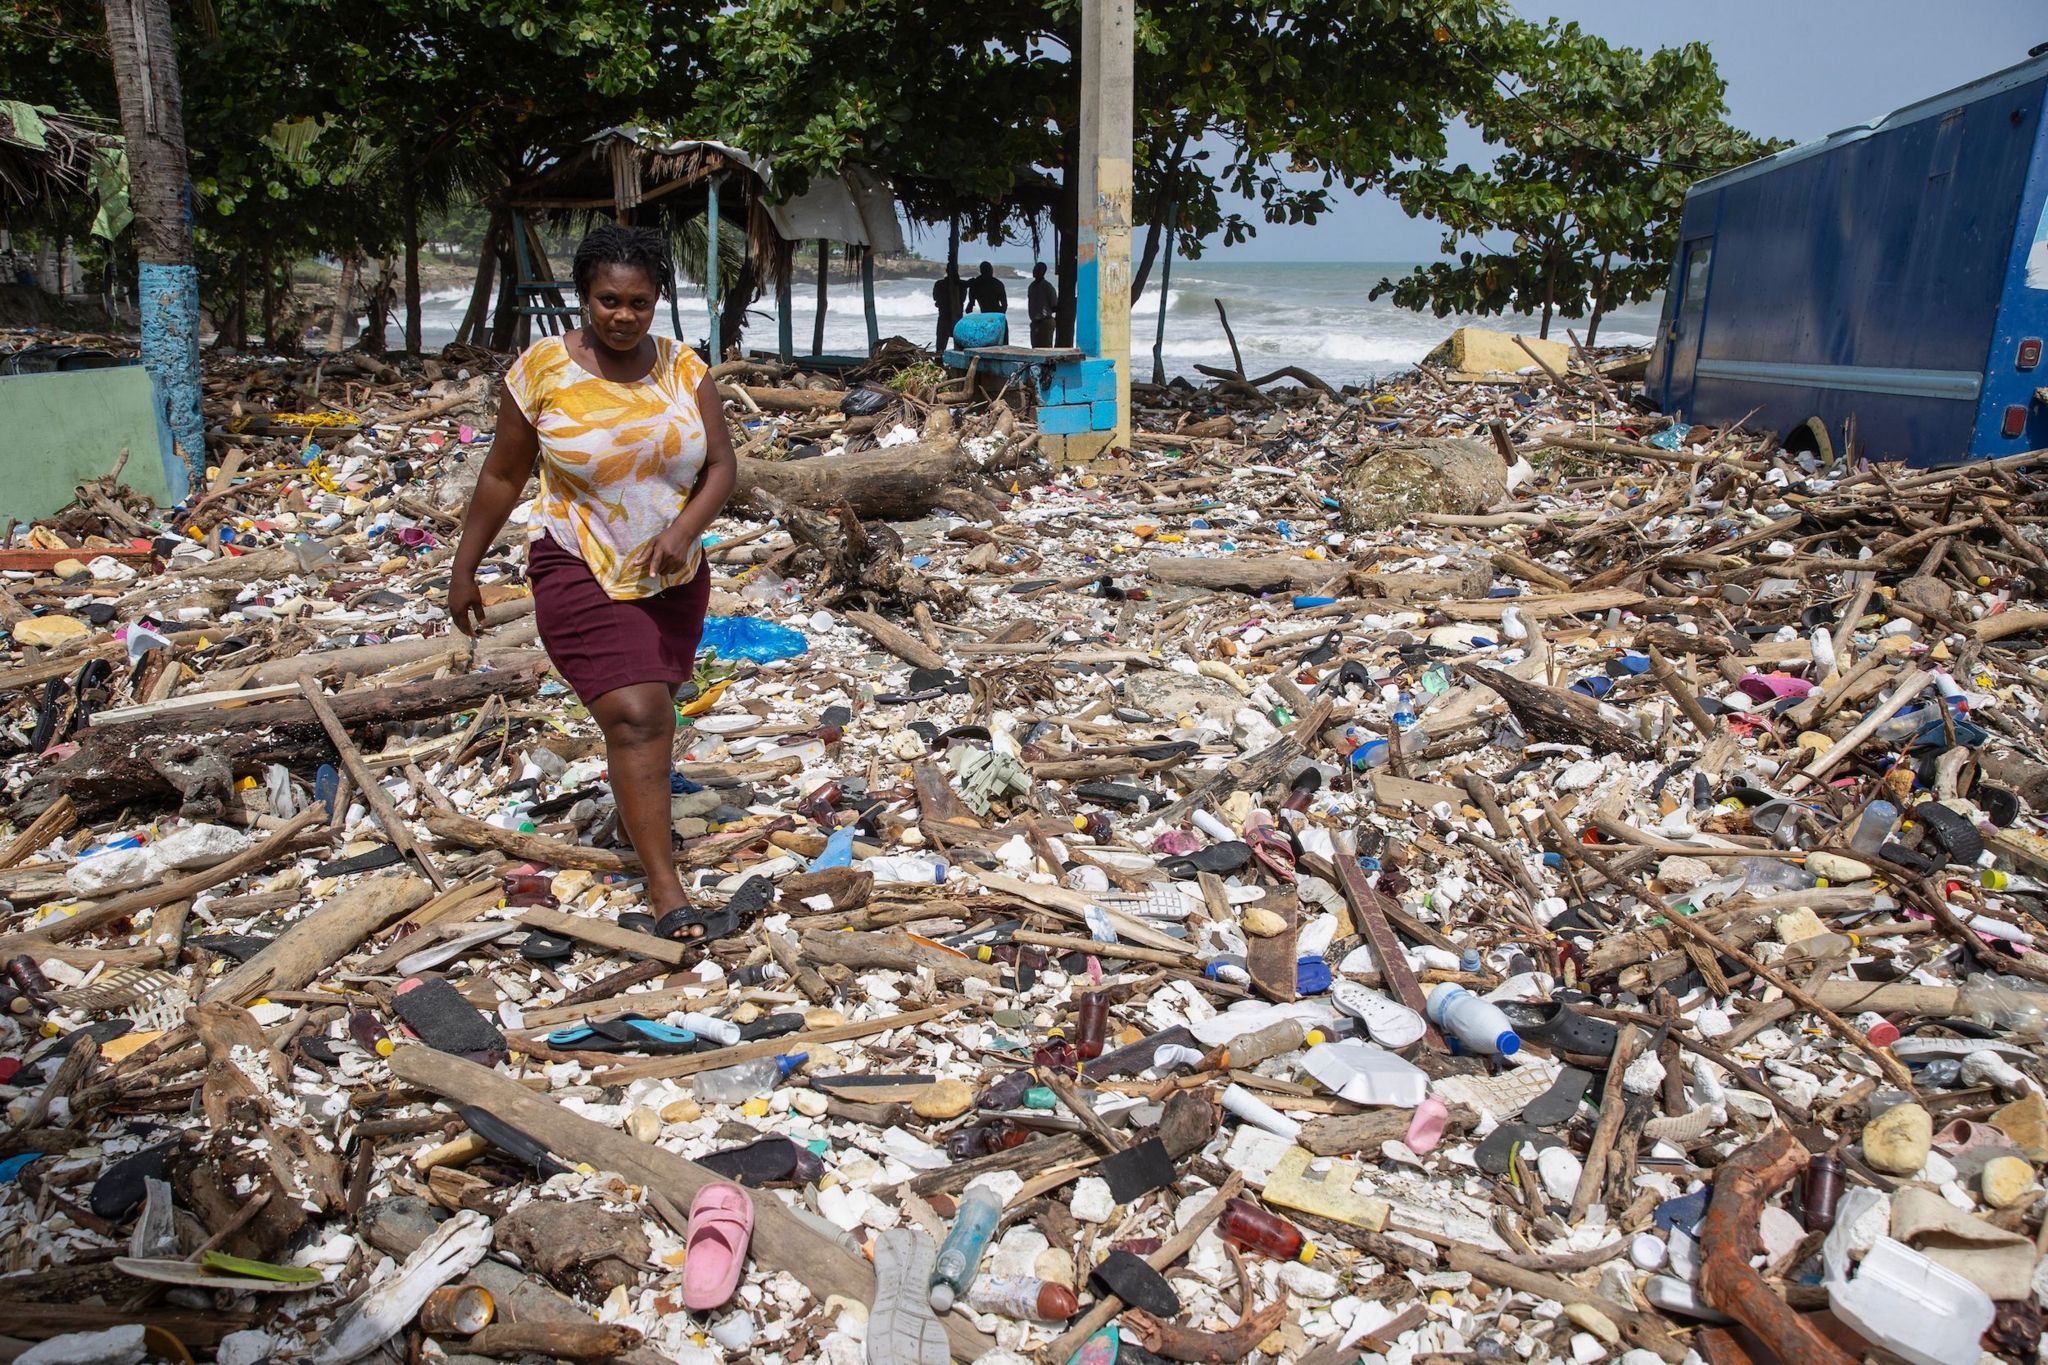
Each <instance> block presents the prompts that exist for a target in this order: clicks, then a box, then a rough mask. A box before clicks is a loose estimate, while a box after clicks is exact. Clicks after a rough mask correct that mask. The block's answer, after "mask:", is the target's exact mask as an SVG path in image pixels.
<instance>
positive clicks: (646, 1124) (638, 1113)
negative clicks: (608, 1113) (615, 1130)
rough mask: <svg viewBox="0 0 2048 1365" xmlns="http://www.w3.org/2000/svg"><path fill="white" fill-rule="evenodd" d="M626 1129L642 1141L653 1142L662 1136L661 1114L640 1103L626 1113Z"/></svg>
mask: <svg viewBox="0 0 2048 1365" xmlns="http://www.w3.org/2000/svg"><path fill="white" fill-rule="evenodd" d="M626 1131H627V1132H629V1133H631V1134H632V1135H633V1136H634V1137H635V1138H637V1139H639V1140H640V1141H641V1142H652V1141H654V1140H655V1139H656V1138H658V1137H660V1136H661V1115H659V1114H657V1113H655V1112H654V1111H653V1110H652V1109H649V1108H648V1107H647V1106H646V1105H644V1104H643V1105H640V1106H639V1107H638V1108H636V1109H634V1111H633V1112H632V1113H630V1114H628V1115H626Z"/></svg>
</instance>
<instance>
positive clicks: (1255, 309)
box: [423, 260, 1661, 385]
mask: <svg viewBox="0 0 2048 1365" xmlns="http://www.w3.org/2000/svg"><path fill="white" fill-rule="evenodd" d="M1412 265H1413V262H1405V261H1382V262H1369V261H1368V262H1314V261H1285V262H1263V261H1208V260H1201V261H1177V262H1175V263H1174V270H1173V288H1172V290H1171V291H1170V292H1169V293H1168V294H1167V295H1166V329H1165V336H1164V341H1163V344H1162V345H1161V349H1160V359H1161V361H1162V363H1163V364H1164V366H1165V370H1166V374H1167V377H1168V378H1172V377H1174V376H1176V375H1179V376H1185V377H1187V378H1189V379H1191V380H1196V381H1200V380H1201V378H1202V376H1201V375H1200V374H1199V373H1197V372H1196V370H1195V368H1194V367H1195V366H1196V365H1197V364H1204V365H1218V366H1222V367H1224V368H1226V369H1227V368H1229V365H1230V343H1229V341H1228V339H1227V338H1226V337H1225V336H1224V332H1223V324H1222V322H1221V320H1220V319H1219V317H1218V315H1217V309H1216V304H1217V301H1218V300H1220V301H1221V302H1222V304H1223V307H1224V309H1225V310H1227V311H1228V313H1229V316H1230V326H1231V329H1232V330H1233V331H1234V332H1235V333H1236V334H1237V343H1238V346H1239V348H1240V349H1241V350H1242V351H1243V353H1244V363H1245V369H1246V370H1247V371H1248V372H1249V373H1250V374H1252V375H1254V376H1257V375H1260V374H1264V373H1266V372H1268V371H1270V370H1276V369H1279V368H1280V367H1281V366H1283V365H1298V366H1300V367H1301V368H1303V369H1305V370H1308V371H1309V372H1310V373H1312V374H1315V375H1318V376H1320V377H1321V378H1323V379H1325V380H1327V381H1328V382H1330V383H1332V384H1339V385H1342V384H1361V383H1366V382H1368V381H1370V380H1373V379H1376V378H1381V377H1384V376H1386V375H1390V374H1395V373H1398V372H1400V371H1402V370H1405V369H1407V368H1409V367H1410V366H1412V365H1414V364H1415V363H1416V362H1417V361H1419V360H1421V359H1422V358H1423V356H1425V355H1427V354H1428V353H1429V351H1430V349H1431V348H1432V347H1434V346H1435V345H1436V344H1437V343H1438V342H1440V341H1442V340H1443V339H1444V338H1445V337H1446V336H1449V335H1450V333H1451V331H1452V329H1454V328H1456V327H1458V326H1460V325H1462V324H1464V323H1466V322H1472V323H1477V324H1479V325H1482V326H1487V327H1493V328H1496V329H1499V330H1503V331H1514V332H1525V333H1527V334H1529V335H1531V336H1533V335H1535V333H1536V319H1535V318H1533V317H1515V316H1506V317H1496V318H1466V317H1457V316H1453V317H1447V318H1438V317H1435V316H1433V315H1431V314H1429V313H1416V312H1410V311H1409V310H1407V309H1404V308H1397V307H1395V306H1394V304H1393V302H1392V300H1390V299H1378V300H1371V299H1368V298H1367V297H1366V296H1367V295H1368V294H1369V293H1370V292H1371V291H1372V287H1373V285H1374V284H1376V283H1377V282H1378V281H1379V280H1381V279H1383V278H1386V277H1387V276H1390V275H1393V276H1398V275H1400V274H1403V273H1405V272H1406V271H1407V270H1408V269H1409V268H1410V267H1411V266H1412ZM936 278H937V271H936V270H935V271H934V272H933V275H932V278H931V279H924V280H915V279H905V280H882V281H879V282H877V284H876V286H875V314H876V319H877V321H878V323H879V325H880V328H881V333H882V335H883V337H885V338H886V337H890V336H903V337H906V338H908V339H909V340H911V341H914V342H917V343H918V344H920V345H924V346H929V345H931V343H932V336H933V332H934V330H935V327H936V323H937V314H936V313H935V312H934V311H933V308H932V302H931V287H932V283H933V280H935V279H936ZM1158 281H1159V272H1158V270H1157V268H1156V267H1155V268H1154V270H1153V274H1152V280H1151V283H1150V284H1149V285H1148V287H1147V288H1146V290H1145V295H1144V297H1143V298H1141V299H1140V300H1139V301H1138V306H1137V307H1136V308H1135V309H1134V310H1133V311H1132V314H1131V349H1132V351H1133V360H1134V365H1135V369H1136V372H1137V377H1138V378H1140V379H1147V378H1150V376H1151V373H1152V346H1153V342H1154V340H1155V338H1156V337H1157V336H1158V335H1159V333H1158V328H1159V311H1160V291H1159V287H1158ZM1005 284H1006V285H1007V287H1008V289H1009V292H1010V334H1011V336H1012V338H1013V339H1014V340H1015V341H1017V342H1018V343H1019V344H1022V343H1023V342H1024V341H1026V340H1027V339H1028V335H1029V330H1030V328H1029V324H1028V322H1027V320H1026V318H1025V314H1024V286H1025V284H1026V281H1025V280H1024V279H1021V278H1018V279H1006V280H1005ZM795 293H796V297H795V298H794V299H793V300H792V306H791V309H790V313H791V321H792V323H793V324H794V327H795V339H796V347H797V350H798V351H799V352H800V353H801V352H807V351H808V350H809V349H810V343H811V329H812V320H813V317H814V315H815V308H814V304H815V297H816V295H815V286H813V285H806V284H801V283H800V284H799V285H798V286H797V288H796V290H795ZM467 303H468V294H467V291H458V290H443V291H438V292H436V293H434V294H430V295H429V296H428V297H427V299H426V300H425V305H426V316H425V318H424V319H423V321H424V323H425V328H426V337H425V340H426V342H427V344H428V345H429V346H438V345H441V344H442V343H444V342H446V341H448V340H450V339H452V338H453V336H454V335H455V328H456V326H457V325H458V324H459V323H460V321H461V318H462V310H463V309H464V307H465V306H467ZM678 303H679V305H680V306H681V309H682V317H683V332H684V334H685V335H686V336H687V337H688V338H689V339H690V340H691V341H693V342H695V341H702V340H703V338H704V335H705V330H706V329H705V316H706V314H705V305H704V295H703V293H702V291H701V290H699V289H695V288H688V287H686V288H684V289H683V290H682V291H681V292H680V293H679V295H678ZM1660 307H1661V300H1658V299H1652V300H1651V301H1649V302H1647V303H1642V304H1635V305H1632V306H1630V307H1628V308H1623V309H1618V310H1616V311H1615V312H1613V313H1611V314H1609V315H1608V316H1607V318H1605V319H1604V320H1603V321H1602V323H1601V326H1600V336H1599V338H1598V340H1599V342H1600V343H1601V344H1603V345H1648V344H1649V342H1650V339H1651V337H1652V335H1653V334H1654V333H1655V332H1656V329H1657V317H1658V310H1659V308H1660ZM655 325H656V330H658V331H659V332H661V333H662V334H663V335H673V334H674V329H673V327H672V326H671V324H670V321H669V312H668V309H667V308H663V309H662V310H661V315H660V317H659V319H658V320H657V322H656V324H655ZM1567 326H1569V327H1572V328H1574V329H1576V330H1577V331H1578V333H1579V335H1580V337H1581V338H1583V337H1584V336H1585V328H1584V323H1583V320H1581V321H1576V322H1573V321H1565V320H1560V321H1557V322H1553V323H1552V325H1551V335H1552V336H1553V337H1554V338H1555V339H1556V340H1559V341H1563V340H1565V335H1564V328H1565V327H1567ZM775 332H776V327H775V300H774V299H773V297H768V298H764V299H762V300H761V302H760V303H759V304H757V305H756V306H755V308H754V310H753V311H752V313H751V314H750V316H749V321H748V326H747V333H746V340H747V344H748V345H749V346H750V347H753V348H764V349H772V348H773V347H774V345H775ZM866 345H867V323H866V321H865V319H864V317H863V315H862V311H861V300H860V286H859V284H858V283H857V282H855V281H851V280H841V279H839V278H837V277H835V278H834V279H833V280H832V282H831V292H830V295H829V297H828V299H827V303H826V309H825V349H826V350H828V351H833V352H837V353H840V354H859V353H861V352H862V351H863V350H864V349H865V348H866Z"/></svg>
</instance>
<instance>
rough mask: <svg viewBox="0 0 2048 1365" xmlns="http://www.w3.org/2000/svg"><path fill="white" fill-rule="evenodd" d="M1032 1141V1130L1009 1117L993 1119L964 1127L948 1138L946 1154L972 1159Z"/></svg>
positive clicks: (958, 1158)
mask: <svg viewBox="0 0 2048 1365" xmlns="http://www.w3.org/2000/svg"><path fill="white" fill-rule="evenodd" d="M1029 1141H1031V1130H1030V1129H1029V1128H1025V1127H1021V1126H1019V1125H1018V1124H1015V1123H1012V1122H1010V1120H1008V1119H992V1120H990V1121H989V1122H987V1123H977V1124H975V1125H974V1126H973V1127H972V1128H962V1129H960V1130H958V1131H957V1132H954V1133H952V1134H950V1135H949V1136H948V1137H947V1138H946V1155H947V1156H949V1157H951V1158H953V1160H955V1161H972V1160H974V1158H976V1157H980V1156H988V1155H990V1154H991V1153H994V1152H1007V1151H1009V1150H1010V1149H1011V1148H1012V1147H1021V1146H1023V1145H1024V1144H1025V1143H1027V1142H1029Z"/></svg>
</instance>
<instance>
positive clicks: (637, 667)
mask: <svg viewBox="0 0 2048 1365" xmlns="http://www.w3.org/2000/svg"><path fill="white" fill-rule="evenodd" d="M526 577H527V581H528V582H530V583H531V584H533V614H534V619H535V621H536V622H537V624H538V625H539V626H540V642H541V643H542V644H543V645H545V646H547V651H548V658H549V659H551V660H553V661H554V665H555V671H556V672H557V673H560V674H561V675H562V679H563V681H565V682H567V683H568V684H569V686H570V687H572V688H574V689H575V690H576V695H577V697H578V698H580V699H581V700H582V702H583V704H584V705H586V706H588V705H589V704H590V703H591V702H593V701H596V700H597V699H598V698H599V697H601V696H603V695H604V694H605V693H607V692H611V691H615V690H617V689H618V688H621V687H631V686H632V685H633V684H635V683H645V682H658V683H662V684H664V685H665V686H668V687H675V686H677V685H678V684H680V683H685V682H688V681H689V680H690V676H691V674H692V673H694V672H695V671H696V666H697V641H698V640H700V639H702V638H703V635H704V612H705V610H706V608H708V607H709V606H710V604H711V564H710V561H709V560H708V559H705V560H702V561H701V562H700V563H699V565H698V568H697V576H696V577H695V578H693V579H691V580H690V581H689V582H687V583H685V584H683V585H682V586H681V587H679V588H669V589H667V590H666V591H663V592H658V593H656V594H655V595H654V596H652V597H642V598H637V599H634V600H632V601H624V602H622V601H619V600H618V599H617V598H614V597H612V596H610V595H609V594H607V593H606V592H605V590H604V589H603V588H602V587H600V586H599V585H598V581H597V579H596V578H595V577H594V576H593V575H592V574H591V572H590V566H589V565H587V564H585V563H584V562H583V560H582V558H581V557H580V556H578V555H576V554H573V553H571V552H570V551H568V550H566V549H564V548H562V547H561V546H560V545H558V544H556V543H555V541H554V539H553V537H551V536H549V535H547V534H545V533H543V534H541V535H539V536H536V537H534V539H533V540H532V542H530V543H529V544H528V545H527V547H526Z"/></svg>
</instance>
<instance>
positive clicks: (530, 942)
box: [519, 929, 576, 962]
mask: <svg viewBox="0 0 2048 1365" xmlns="http://www.w3.org/2000/svg"><path fill="white" fill-rule="evenodd" d="M575 951H576V941H575V940H574V939H570V938H564V937H562V936H561V935H560V934H544V933H542V932H541V931H540V930H538V929H529V930H528V931H527V934H526V937H525V938H524V939H522V940H520V943H519V955H520V956H521V957H523V958H525V959H526V960H527V961H528V962H560V961H561V960H562V959H563V958H565V957H568V956H570V955H571V954H573V953H574V952H575Z"/></svg>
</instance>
